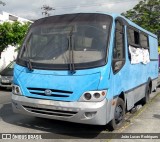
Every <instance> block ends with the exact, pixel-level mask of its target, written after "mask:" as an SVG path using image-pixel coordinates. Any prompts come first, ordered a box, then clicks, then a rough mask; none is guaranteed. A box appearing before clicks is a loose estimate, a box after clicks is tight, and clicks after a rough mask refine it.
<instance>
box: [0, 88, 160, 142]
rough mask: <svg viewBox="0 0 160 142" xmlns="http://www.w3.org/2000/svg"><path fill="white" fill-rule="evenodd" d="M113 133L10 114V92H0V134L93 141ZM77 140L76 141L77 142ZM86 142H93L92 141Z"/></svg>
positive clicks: (84, 126) (103, 129)
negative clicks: (29, 134) (101, 135)
mask: <svg viewBox="0 0 160 142" xmlns="http://www.w3.org/2000/svg"><path fill="white" fill-rule="evenodd" d="M158 92H160V89H158V91H157V92H156V93H152V95H151V96H152V97H153V96H155V94H157V93H158ZM132 116H133V114H131V113H128V114H127V115H126V122H124V126H125V125H126V123H127V125H128V122H130V119H131V118H132ZM132 125H133V124H132ZM121 129H126V127H123V126H122V128H121ZM118 131H124V130H116V131H113V132H118ZM113 132H110V131H108V130H107V126H92V125H83V124H75V123H70V122H63V121H57V120H50V119H44V118H36V117H32V116H26V115H21V114H15V113H13V112H12V107H11V92H10V90H0V133H52V134H53V135H56V137H57V135H58V137H59V138H64V137H66V136H67V137H68V139H72V138H75V136H76V137H78V138H79V139H83V138H87V136H89V138H90V139H94V138H95V137H96V136H97V135H99V134H100V133H113ZM88 134H89V135H88ZM79 139H77V141H79ZM47 141H48V140H47ZM56 141H57V140H56ZM58 141H60V140H58ZM64 141H65V140H64ZM87 141H92V142H93V140H87ZM95 141H99V140H95ZM101 141H102V140H101Z"/></svg>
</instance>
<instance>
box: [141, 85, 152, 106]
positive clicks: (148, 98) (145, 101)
mask: <svg viewBox="0 0 160 142" xmlns="http://www.w3.org/2000/svg"><path fill="white" fill-rule="evenodd" d="M150 93H151V89H150V87H149V86H147V89H146V92H145V96H144V98H143V99H142V101H141V102H142V105H145V104H147V103H148V102H149V100H150Z"/></svg>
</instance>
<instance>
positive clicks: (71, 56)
mask: <svg viewBox="0 0 160 142" xmlns="http://www.w3.org/2000/svg"><path fill="white" fill-rule="evenodd" d="M73 29H74V27H73V26H72V29H71V31H70V33H69V45H68V46H69V70H70V72H71V73H72V74H75V73H76V71H75V65H74V53H73V38H72V34H73Z"/></svg>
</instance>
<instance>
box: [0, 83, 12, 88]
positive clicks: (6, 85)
mask: <svg viewBox="0 0 160 142" xmlns="http://www.w3.org/2000/svg"><path fill="white" fill-rule="evenodd" d="M0 87H7V88H12V84H2V83H0Z"/></svg>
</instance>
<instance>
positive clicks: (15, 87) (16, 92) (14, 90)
mask: <svg viewBox="0 0 160 142" xmlns="http://www.w3.org/2000/svg"><path fill="white" fill-rule="evenodd" d="M12 93H13V94H14V95H22V93H21V89H20V87H19V86H18V85H13V86H12Z"/></svg>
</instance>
